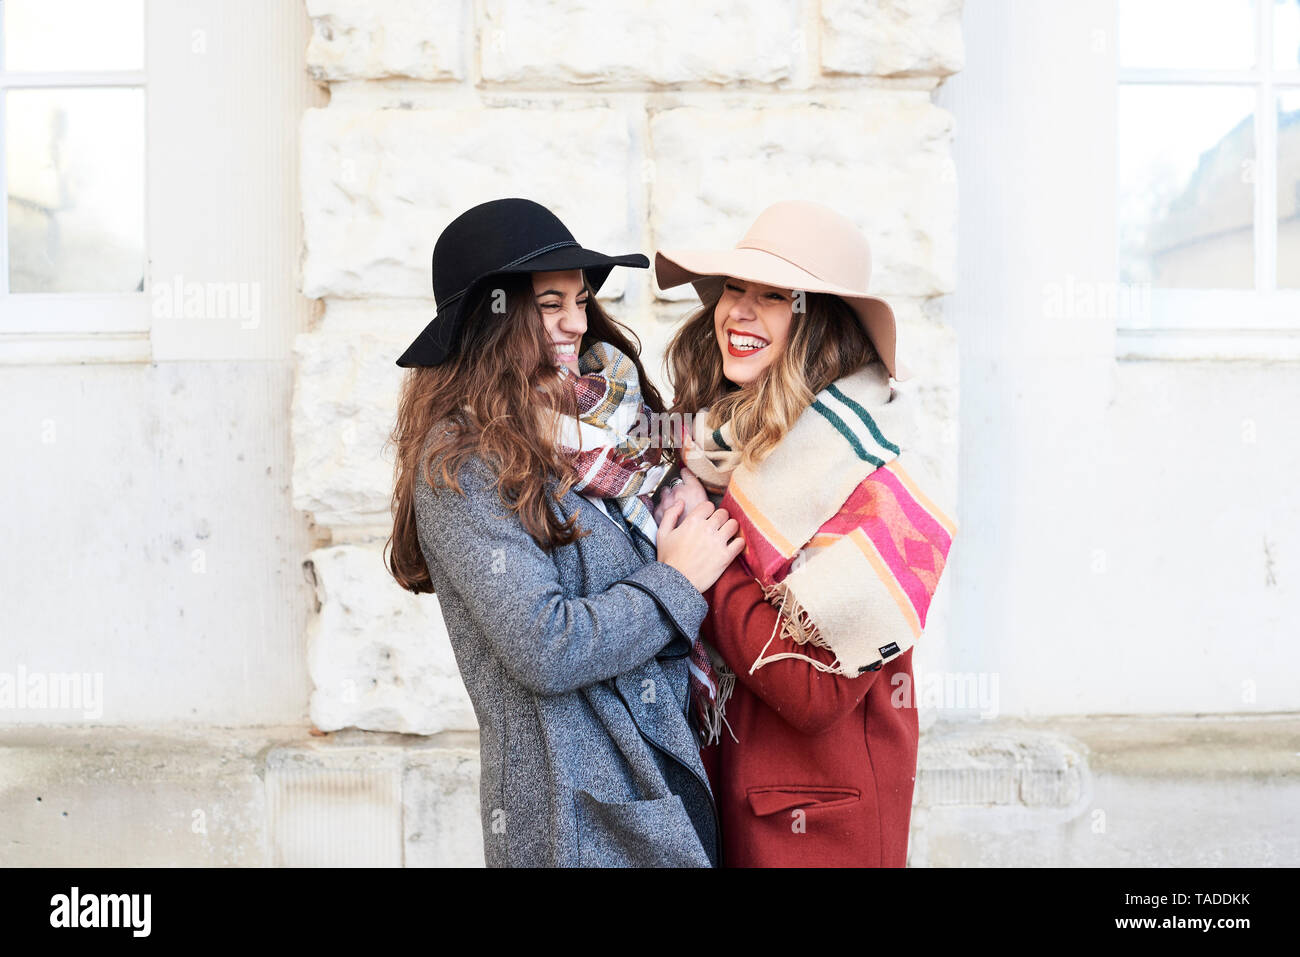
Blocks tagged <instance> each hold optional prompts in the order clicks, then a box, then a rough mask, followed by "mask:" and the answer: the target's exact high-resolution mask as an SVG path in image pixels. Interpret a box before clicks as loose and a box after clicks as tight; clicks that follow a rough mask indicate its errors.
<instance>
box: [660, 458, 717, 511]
mask: <svg viewBox="0 0 1300 957" xmlns="http://www.w3.org/2000/svg"><path fill="white" fill-rule="evenodd" d="M679 474H680V475H681V477H682V480H681V481H680V482H678V483H676V484H674V485H673V486H672V488H669V489H665V490H664V493H663V494H662V495H660V496H659V503H658V504H657V505H656V506H655V508H654V518H655V524H656V525H662V524H663V520H664V514H665V513H666V512H667V511H668V508H669V506H671V505H673V504H674V503H676V502H682V503H683V504H684V505H685V506H686V514H688V515H689V514H690V511H691V509H693V508H694V507H695V506H696V505H699V504H700V503H701V502H707V501H708V500H709V495H708V493H707V492H706V491H705V490H704V486H703V485H702V484H701V483H700V480H699V479H698V478H696V477H695V473H694V472H692V471H691V470H690V469H688V468H686V466H682V470H681V472H680V473H679Z"/></svg>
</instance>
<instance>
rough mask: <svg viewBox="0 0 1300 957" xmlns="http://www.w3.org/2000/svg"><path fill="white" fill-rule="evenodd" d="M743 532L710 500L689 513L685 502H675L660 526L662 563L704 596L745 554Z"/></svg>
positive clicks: (732, 519) (659, 549)
mask: <svg viewBox="0 0 1300 957" xmlns="http://www.w3.org/2000/svg"><path fill="white" fill-rule="evenodd" d="M696 484H699V480H698V479H696ZM739 531H740V523H739V522H737V521H736V520H735V519H734V518H731V517H730V516H728V515H727V510H726V509H725V508H716V509H715V508H714V507H713V504H712V503H711V502H709V501H708V500H707V499H706V500H705V501H703V502H700V503H698V504H697V505H696V506H695V507H694V508H692V509H691V510H690V511H689V512H687V511H686V504H685V503H684V502H681V501H677V502H674V503H673V504H671V505H669V506H668V508H667V509H666V510H665V511H664V516H663V521H662V522H660V524H659V534H658V542H659V545H658V558H659V561H661V562H663V563H664V564H665V565H671V566H672V567H673V568H675V569H677V570H678V571H679V572H681V573H682V574H683V575H685V576H686V578H687V579H688V580H689V581H690V583H691V584H692V585H694V586H695V587H696V589H697V590H698V591H700V593H704V592H706V591H708V590H709V588H711V587H712V585H713V583H714V582H716V581H717V580H718V577H719V576H720V575H721V574H722V573H723V572H724V571H726V568H727V566H728V565H730V564H731V563H732V561H734V560H735V558H736V556H737V555H739V554H740V553H741V552H742V551H744V550H745V540H744V539H743V538H741V536H740V535H739V534H737V533H738V532H739Z"/></svg>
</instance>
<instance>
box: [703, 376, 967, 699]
mask: <svg viewBox="0 0 1300 957" xmlns="http://www.w3.org/2000/svg"><path fill="white" fill-rule="evenodd" d="M707 413H708V410H707V409H706V410H703V411H702V412H701V414H700V415H697V416H696V418H695V428H694V430H693V433H692V434H691V435H690V436H688V439H687V442H686V450H685V459H686V464H687V465H688V466H689V467H690V469H691V471H692V472H694V473H695V474H696V475H698V476H700V477H701V481H704V482H705V484H706V485H713V486H714V487H715V488H721V487H724V486H725V488H726V494H725V496H724V497H723V501H722V507H724V508H726V509H727V511H728V513H729V514H730V515H731V516H732V517H733V518H736V519H737V520H738V521H739V522H740V529H741V533H742V534H743V535H744V538H745V551H744V552H743V554H742V556H741V557H742V559H743V560H744V562H745V565H746V568H747V570H748V571H749V572H750V574H751V575H753V576H754V578H755V579H756V580H757V582H758V583H759V585H761V586H762V588H763V593H764V595H765V596H766V597H767V598H768V600H769V601H771V602H773V603H774V604H779V607H780V610H781V614H780V615H779V616H778V619H777V628H779V629H780V637H781V639H782V641H783V642H785V641H789V642H792V643H793V645H803V644H806V643H809V642H811V643H812V644H815V645H818V646H820V647H823V648H826V649H829V650H830V651H831V652H833V653H834V655H835V661H834V662H833V663H832V664H830V665H826V664H824V663H823V662H821V661H819V660H817V659H815V658H811V657H809V656H807V655H802V654H799V653H797V652H794V651H782V652H779V653H776V654H772V655H767V656H766V657H765V655H766V653H767V650H768V648H769V647H771V645H772V642H773V641H775V640H776V639H777V633H776V630H775V629H774V630H773V634H772V637H771V638H770V639H768V642H767V644H766V645H764V647H763V649H762V651H760V652H759V655H758V657H757V658H756V659H755V661H754V663H753V665H751V667H750V669H749V672H750V674H753V673H754V671H755V670H757V669H758V668H761V667H762V666H763V665H766V664H769V663H771V662H773V661H780V660H782V659H784V658H797V659H801V660H803V661H806V662H808V663H810V664H812V665H813V666H814V667H816V668H817V669H819V670H821V671H827V672H832V673H834V674H840V675H845V676H849V677H853V676H856V675H859V674H861V673H863V672H864V671H867V670H873V671H874V670H876V669H878V668H879V667H880V666H881V665H883V664H884V663H885V662H887V661H891V660H893V659H894V658H896V657H898V656H899V655H901V654H903V653H904V652H906V651H907V650H908V649H909V648H910V647H912V645H913V644H914V643H915V641H916V640H917V639H918V638H919V637H920V636H921V632H922V629H923V628H924V627H925V620H926V616H927V614H928V612H929V608H930V601H931V598H932V597H933V595H934V591H935V588H936V587H937V586H938V582H939V577H940V575H941V574H942V573H943V569H944V565H945V563H946V561H947V556H948V550H949V548H950V547H951V545H952V537H953V534H954V533H955V532H956V524H955V523H954V522H953V521H952V520H951V519H950V518H949V517H948V516H947V514H945V512H944V511H943V510H942V509H940V508H939V507H938V506H936V505H935V504H934V501H933V499H932V498H931V496H932V495H934V493H935V483H934V482H933V481H932V480H931V478H930V477H929V475H928V473H926V471H925V469H924V465H923V463H922V462H921V461H920V460H919V459H918V460H915V461H913V460H912V457H911V456H910V455H907V454H905V453H904V446H905V445H909V444H910V442H911V437H912V434H913V432H914V424H913V419H912V412H911V407H910V400H909V398H908V396H907V394H906V393H901V392H899V391H897V390H893V389H891V388H890V385H889V375H888V372H887V371H886V370H885V368H884V366H883V364H881V363H880V362H879V361H876V362H872V363H869V364H867V365H866V366H864V367H863V368H862V369H859V370H858V371H856V372H854V373H852V374H851V375H848V376H845V377H844V378H842V379H840V380H839V381H838V382H835V383H833V384H832V385H830V386H828V387H827V388H826V389H824V390H822V391H821V392H819V393H818V394H817V396H816V398H815V399H814V400H813V403H812V405H810V406H809V407H808V408H807V409H805V410H804V412H803V413H802V414H801V415H800V416H799V418H798V419H797V420H796V421H795V424H794V426H793V427H792V428H791V429H790V431H789V432H788V433H786V435H785V437H784V438H783V439H782V440H781V442H780V443H779V444H778V445H777V447H776V448H775V449H773V450H772V452H770V453H769V454H768V456H767V457H766V458H764V459H763V460H762V461H761V462H759V463H758V464H757V465H756V466H754V467H753V468H746V467H744V466H742V465H740V464H739V459H740V455H739V453H738V452H737V451H736V444H735V441H734V436H733V435H732V433H731V431H730V428H729V423H724V424H722V425H721V426H720V427H718V428H711V427H710V426H709V424H708V414H707ZM904 459H906V460H907V464H906V466H905V465H904Z"/></svg>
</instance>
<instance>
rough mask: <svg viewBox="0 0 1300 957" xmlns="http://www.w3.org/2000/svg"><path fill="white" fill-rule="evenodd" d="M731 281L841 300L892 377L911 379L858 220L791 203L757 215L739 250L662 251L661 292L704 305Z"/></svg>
mask: <svg viewBox="0 0 1300 957" xmlns="http://www.w3.org/2000/svg"><path fill="white" fill-rule="evenodd" d="M715 276H733V277H735V278H736V279H743V280H745V281H747V282H761V283H763V284H765V285H768V286H780V287H781V288H783V289H795V290H802V291H804V292H822V293H830V294H831V295H834V296H839V297H840V298H841V299H843V300H844V301H845V302H847V303H848V304H849V306H850V307H851V308H852V309H853V311H854V312H855V313H856V314H857V317H858V321H859V322H861V323H862V328H863V329H864V330H866V333H867V335H868V336H869V337H870V339H871V343H872V345H873V346H874V347H875V349H876V352H877V354H878V355H879V356H880V359H881V361H882V362H884V364H885V368H886V369H888V370H889V374H890V375H891V376H893V377H894V378H895V379H898V380H899V381H902V380H903V379H907V378H909V377H910V376H911V373H910V372H909V371H908V369H907V367H906V366H905V365H903V364H902V363H901V362H897V359H896V355H895V353H896V351H897V345H898V332H897V324H896V323H895V321H894V310H893V309H892V308H890V305H889V303H887V302H885V300H883V299H880V298H878V297H876V296H870V295H867V284H868V282H869V281H870V279H871V246H870V245H869V244H868V243H867V237H865V236H863V235H862V231H861V230H860V229H858V227H857V226H855V225H854V224H853V221H852V220H850V219H849V218H848V217H846V216H842V215H840V214H839V213H837V212H835V210H833V209H830V208H829V207H827V206H823V205H821V204H820V203H810V202H805V201H803V200H787V201H785V202H780V203H774V204H772V205H771V206H769V207H768V208H767V209H765V210H763V212H762V213H760V214H759V216H758V219H756V220H754V225H752V226H750V227H749V231H748V232H746V233H745V235H744V238H742V239H741V240H740V242H738V243H737V244H736V248H735V249H728V250H703V249H683V250H662V251H659V252H656V253H655V280H656V281H657V282H658V283H659V288H660V289H672V288H673V287H674V286H680V285H681V284H682V283H684V282H689V283H691V284H692V285H694V286H695V291H696V292H697V293H698V294H699V295H700V298H701V299H703V298H704V296H705V295H706V294H707V292H708V290H709V288H710V286H712V285H713V284H714V282H715V281H716V280H713V279H711V278H709V277H715Z"/></svg>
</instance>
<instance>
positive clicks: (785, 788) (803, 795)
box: [745, 784, 862, 817]
mask: <svg viewBox="0 0 1300 957" xmlns="http://www.w3.org/2000/svg"><path fill="white" fill-rule="evenodd" d="M745 796H746V797H748V798H749V809H750V810H751V811H753V812H754V813H755V814H756V815H758V816H759V817H766V816H767V815H769V814H778V813H780V812H781V811H792V810H794V809H796V808H802V809H804V810H812V809H814V808H815V809H817V810H819V811H828V810H831V809H832V808H840V807H850V806H852V805H854V804H856V803H858V801H859V800H860V799H861V797H862V792H861V791H859V790H858V789H857V788H833V787H820V786H818V787H797V786H794V785H785V784H773V785H767V786H764V787H753V788H747V789H746V790H745Z"/></svg>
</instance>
